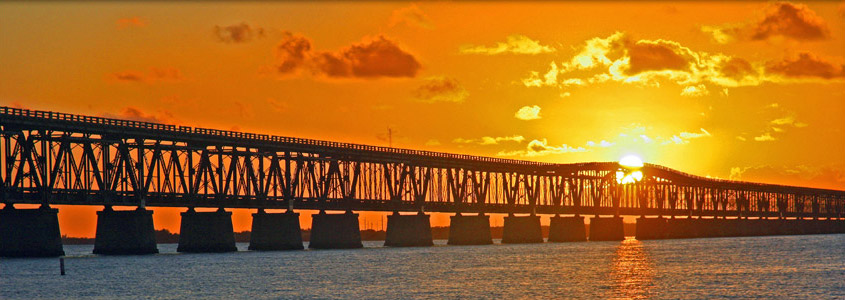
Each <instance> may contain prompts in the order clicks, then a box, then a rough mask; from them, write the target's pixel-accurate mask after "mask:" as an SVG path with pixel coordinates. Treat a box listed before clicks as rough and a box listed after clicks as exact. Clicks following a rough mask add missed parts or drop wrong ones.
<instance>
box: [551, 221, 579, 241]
mask: <svg viewBox="0 0 845 300" xmlns="http://www.w3.org/2000/svg"><path fill="white" fill-rule="evenodd" d="M586 240H587V229H586V225H584V217H580V216H579V217H560V216H555V217H552V218H551V220H550V222H549V242H583V241H586Z"/></svg>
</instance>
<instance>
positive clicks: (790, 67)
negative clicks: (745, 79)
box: [766, 52, 845, 79]
mask: <svg viewBox="0 0 845 300" xmlns="http://www.w3.org/2000/svg"><path fill="white" fill-rule="evenodd" d="M766 71H767V72H769V73H772V74H777V75H780V76H783V77H791V78H821V79H834V78H845V64H836V63H833V62H830V61H827V60H824V59H822V58H820V57H818V56H815V55H813V54H811V53H807V52H803V53H799V54H798V56H797V57H791V58H786V59H784V60H781V61H777V62H770V63H769V64H767V65H766Z"/></svg>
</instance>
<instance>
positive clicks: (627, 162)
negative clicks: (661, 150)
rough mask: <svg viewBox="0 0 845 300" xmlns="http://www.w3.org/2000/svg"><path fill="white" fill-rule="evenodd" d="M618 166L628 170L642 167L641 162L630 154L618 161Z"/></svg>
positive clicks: (637, 157)
mask: <svg viewBox="0 0 845 300" xmlns="http://www.w3.org/2000/svg"><path fill="white" fill-rule="evenodd" d="M619 165H620V166H623V167H625V168H628V169H639V168H642V167H643V160H642V159H641V158H640V157H639V156H636V155H633V154H630V155H626V156H625V157H622V159H620V160H619Z"/></svg>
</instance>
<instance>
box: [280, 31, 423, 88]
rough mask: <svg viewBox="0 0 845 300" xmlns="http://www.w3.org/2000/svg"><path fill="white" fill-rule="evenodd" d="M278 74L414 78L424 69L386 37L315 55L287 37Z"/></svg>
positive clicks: (297, 38) (304, 41) (306, 44)
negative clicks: (303, 71) (298, 73)
mask: <svg viewBox="0 0 845 300" xmlns="http://www.w3.org/2000/svg"><path fill="white" fill-rule="evenodd" d="M276 57H277V59H278V65H277V67H276V68H277V70H278V71H279V73H282V74H291V73H296V72H297V71H298V70H301V69H308V70H309V71H311V72H312V73H313V74H315V75H323V76H326V77H331V78H378V77H415V76H416V75H417V73H418V72H419V70H420V69H421V65H420V63H419V62H418V61H417V59H416V58H415V57H414V56H413V55H411V54H410V53H408V52H405V51H404V50H402V49H401V48H399V45H398V44H396V42H394V41H392V40H389V39H387V38H385V37H383V36H382V37H379V38H377V39H374V40H372V41H365V42H362V43H359V44H353V45H351V46H349V47H346V48H344V49H341V50H340V51H337V52H324V51H314V50H312V48H311V41H310V40H309V39H308V38H306V37H304V36H301V35H294V34H291V33H285V38H284V39H283V40H282V42H281V43H279V46H277V47H276Z"/></svg>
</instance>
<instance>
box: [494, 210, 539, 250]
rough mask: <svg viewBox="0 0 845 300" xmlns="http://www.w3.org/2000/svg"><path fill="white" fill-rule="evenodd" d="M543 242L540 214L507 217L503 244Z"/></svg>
mask: <svg viewBox="0 0 845 300" xmlns="http://www.w3.org/2000/svg"><path fill="white" fill-rule="evenodd" d="M542 242H543V230H542V229H541V227H540V216H524V217H517V216H507V217H505V228H504V229H503V231H502V243H503V244H529V243H542Z"/></svg>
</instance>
